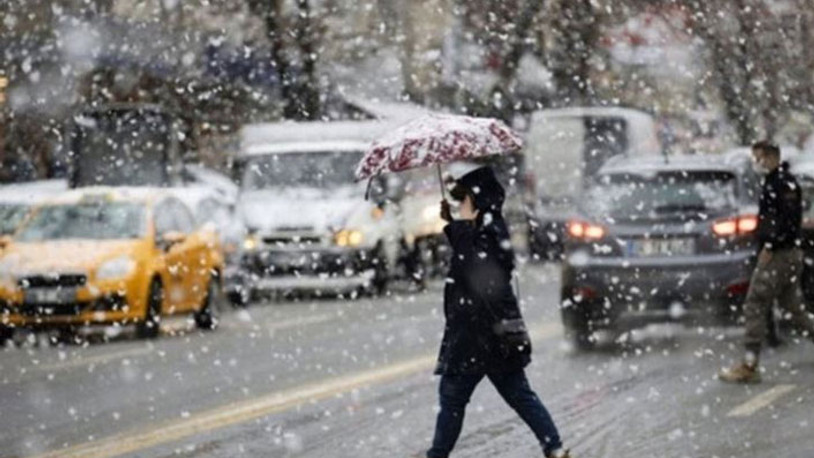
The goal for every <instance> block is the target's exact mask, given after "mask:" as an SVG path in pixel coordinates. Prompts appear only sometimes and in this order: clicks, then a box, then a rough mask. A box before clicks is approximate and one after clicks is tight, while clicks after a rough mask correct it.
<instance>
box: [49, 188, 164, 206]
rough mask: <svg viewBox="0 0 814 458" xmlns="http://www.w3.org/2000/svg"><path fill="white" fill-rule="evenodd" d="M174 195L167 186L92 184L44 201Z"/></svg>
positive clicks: (145, 199) (66, 202)
mask: <svg viewBox="0 0 814 458" xmlns="http://www.w3.org/2000/svg"><path fill="white" fill-rule="evenodd" d="M170 195H172V194H171V193H170V192H169V191H168V190H167V189H165V188H151V187H125V186H122V187H118V186H117V187H112V186H92V187H87V188H77V189H71V190H68V191H66V192H63V193H61V194H60V195H59V196H55V197H53V198H51V199H47V200H45V201H43V203H44V204H45V205H71V204H77V203H80V202H82V201H83V200H93V199H103V200H109V201H125V202H151V201H154V200H157V199H160V198H162V197H166V196H170Z"/></svg>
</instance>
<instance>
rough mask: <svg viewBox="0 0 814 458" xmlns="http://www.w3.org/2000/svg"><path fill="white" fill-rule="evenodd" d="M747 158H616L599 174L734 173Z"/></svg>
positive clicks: (707, 155)
mask: <svg viewBox="0 0 814 458" xmlns="http://www.w3.org/2000/svg"><path fill="white" fill-rule="evenodd" d="M748 160H749V158H748V156H744V157H738V156H728V155H718V154H699V155H676V156H662V157H635V158H629V157H624V156H616V157H614V158H612V159H610V160H608V161H607V162H606V163H605V165H604V166H602V168H600V169H599V174H605V175H609V174H620V173H630V174H641V175H652V174H655V173H660V172H681V171H697V172H701V171H720V172H735V171H738V170H740V169H741V168H742V167H744V166H745V165H747V164H748Z"/></svg>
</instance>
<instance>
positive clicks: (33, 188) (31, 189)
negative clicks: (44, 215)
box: [0, 180, 68, 205]
mask: <svg viewBox="0 0 814 458" xmlns="http://www.w3.org/2000/svg"><path fill="white" fill-rule="evenodd" d="M66 189H68V182H67V181H65V180H37V181H29V182H26V183H15V184H9V185H4V186H0V203H5V204H24V205H35V204H38V203H40V202H42V201H43V200H45V199H48V198H50V197H54V196H56V195H58V194H60V193H62V192H64V191H65V190H66Z"/></svg>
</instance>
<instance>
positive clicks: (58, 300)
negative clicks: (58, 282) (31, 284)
mask: <svg viewBox="0 0 814 458" xmlns="http://www.w3.org/2000/svg"><path fill="white" fill-rule="evenodd" d="M75 301H76V290H75V289H72V288H33V289H29V290H27V291H26V292H25V302H27V303H31V304H70V303H71V302H75Z"/></svg>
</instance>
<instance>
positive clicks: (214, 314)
mask: <svg viewBox="0 0 814 458" xmlns="http://www.w3.org/2000/svg"><path fill="white" fill-rule="evenodd" d="M219 293H220V281H219V279H218V277H217V276H212V278H210V279H209V286H207V288H206V297H205V298H204V303H203V305H202V306H201V308H200V309H199V310H198V311H197V312H195V326H197V327H198V329H204V330H207V331H210V330H213V329H215V328H217V327H218V321H219V320H218V300H219V298H220V294H219Z"/></svg>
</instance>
